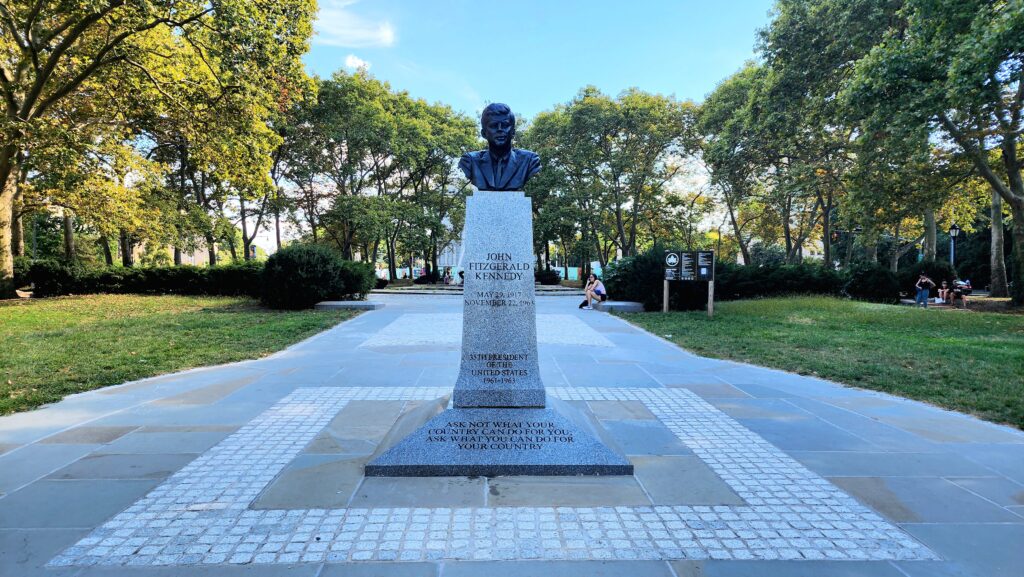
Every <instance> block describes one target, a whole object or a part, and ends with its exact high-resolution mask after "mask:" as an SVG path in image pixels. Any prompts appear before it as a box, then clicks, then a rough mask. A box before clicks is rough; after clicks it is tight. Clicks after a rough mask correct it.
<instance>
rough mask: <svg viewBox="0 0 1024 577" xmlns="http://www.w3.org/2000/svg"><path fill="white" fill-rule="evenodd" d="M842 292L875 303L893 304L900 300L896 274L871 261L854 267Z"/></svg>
mask: <svg viewBox="0 0 1024 577" xmlns="http://www.w3.org/2000/svg"><path fill="white" fill-rule="evenodd" d="M844 292H845V293H846V294H847V295H849V296H850V297H851V298H855V299H858V300H864V301H871V302H875V303H886V304H895V303H898V302H899V300H900V285H899V282H898V281H897V280H896V275H895V274H894V273H893V272H892V271H891V270H889V269H888V268H886V267H884V266H880V265H877V264H873V263H869V264H862V265H858V266H856V267H854V268H853V269H852V270H851V271H850V279H849V280H848V281H847V282H846V287H845V288H844Z"/></svg>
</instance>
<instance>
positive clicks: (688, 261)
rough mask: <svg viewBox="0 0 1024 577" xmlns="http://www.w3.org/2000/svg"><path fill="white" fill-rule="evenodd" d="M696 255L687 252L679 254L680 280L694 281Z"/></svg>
mask: <svg viewBox="0 0 1024 577" xmlns="http://www.w3.org/2000/svg"><path fill="white" fill-rule="evenodd" d="M695 258H696V255H695V253H693V252H692V251H686V252H681V253H679V280H693V279H694V264H695V263H694V260H695Z"/></svg>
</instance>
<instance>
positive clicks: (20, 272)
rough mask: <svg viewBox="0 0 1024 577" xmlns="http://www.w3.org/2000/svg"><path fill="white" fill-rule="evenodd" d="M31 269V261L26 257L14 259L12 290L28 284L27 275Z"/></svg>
mask: <svg viewBox="0 0 1024 577" xmlns="http://www.w3.org/2000/svg"><path fill="white" fill-rule="evenodd" d="M31 268H32V259H30V258H29V257H27V256H16V257H14V288H17V289H20V288H22V287H24V286H27V285H28V284H29V283H30V282H32V281H31V280H30V279H29V276H28V273H29V269H31Z"/></svg>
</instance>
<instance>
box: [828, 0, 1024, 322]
mask: <svg viewBox="0 0 1024 577" xmlns="http://www.w3.org/2000/svg"><path fill="white" fill-rule="evenodd" d="M845 97H846V99H847V100H848V101H849V103H850V105H851V106H852V107H853V108H854V109H856V110H858V111H860V113H861V115H862V116H863V118H864V124H865V130H866V131H869V132H872V133H879V132H883V133H884V132H886V131H888V130H890V129H891V128H892V127H896V128H898V129H903V128H912V127H922V128H924V129H926V130H928V131H929V132H930V133H931V134H933V135H934V137H935V138H937V139H941V140H942V142H943V144H944V145H945V146H948V147H950V148H952V149H954V150H957V151H960V152H962V153H964V154H965V155H966V156H967V157H968V158H970V159H971V161H972V162H973V164H974V166H975V168H976V169H977V170H978V173H979V174H980V175H981V176H982V177H983V178H984V179H985V181H986V182H987V183H988V184H989V186H991V188H992V190H993V191H994V192H995V193H997V194H998V195H999V196H1000V198H1001V199H1002V200H1003V201H1004V202H1005V203H1006V204H1007V205H1008V206H1009V208H1010V212H1011V214H1012V216H1013V229H1012V230H1013V250H1012V258H1013V272H1012V275H1011V276H1012V279H1013V291H1012V292H1013V299H1014V302H1016V303H1018V304H1021V303H1024V178H1022V174H1021V168H1022V164H1024V159H1022V158H1021V155H1020V152H1019V147H1020V145H1021V138H1022V136H1021V135H1022V132H1024V131H1022V107H1024V1H1022V0H1008V1H1000V2H992V1H988V0H907V1H906V2H905V4H904V6H903V8H902V9H901V10H900V12H899V18H897V19H895V21H894V22H893V24H892V25H891V27H890V30H889V31H888V33H887V35H886V37H885V39H884V41H883V42H880V43H879V44H878V45H877V46H875V47H874V48H873V49H872V50H871V52H870V53H869V54H868V55H867V56H866V57H865V58H863V59H861V60H860V61H859V62H857V64H856V76H855V79H854V81H853V82H852V83H851V85H850V86H849V87H848V89H847V91H846V95H845ZM993 158H997V159H998V161H997V162H993Z"/></svg>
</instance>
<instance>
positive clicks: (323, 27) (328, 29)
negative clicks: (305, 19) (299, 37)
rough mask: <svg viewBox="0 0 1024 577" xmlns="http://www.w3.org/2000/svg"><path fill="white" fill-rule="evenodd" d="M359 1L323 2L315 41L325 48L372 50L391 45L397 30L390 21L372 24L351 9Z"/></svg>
mask: <svg viewBox="0 0 1024 577" xmlns="http://www.w3.org/2000/svg"><path fill="white" fill-rule="evenodd" d="M358 1H359V0H321V1H320V13H319V15H318V16H317V20H316V25H315V28H316V37H315V38H314V39H313V42H314V43H316V44H322V45H325V46H341V47H345V48H369V47H374V46H391V45H392V44H394V43H395V29H394V27H392V26H391V23H390V22H388V21H387V20H384V21H371V20H369V19H367V18H364V17H362V16H358V15H356V14H353V13H352V12H351V11H350V10H349V8H350V7H351V6H352V5H353V4H355V3H356V2H358Z"/></svg>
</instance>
